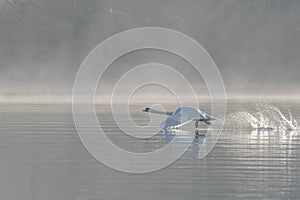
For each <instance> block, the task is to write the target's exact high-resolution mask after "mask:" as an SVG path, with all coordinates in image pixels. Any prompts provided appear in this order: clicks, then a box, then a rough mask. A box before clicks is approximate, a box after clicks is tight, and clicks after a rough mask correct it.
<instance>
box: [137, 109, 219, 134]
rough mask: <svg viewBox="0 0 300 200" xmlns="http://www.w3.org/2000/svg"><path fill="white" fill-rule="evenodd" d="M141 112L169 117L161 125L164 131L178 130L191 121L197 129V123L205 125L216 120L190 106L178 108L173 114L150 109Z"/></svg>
mask: <svg viewBox="0 0 300 200" xmlns="http://www.w3.org/2000/svg"><path fill="white" fill-rule="evenodd" d="M143 111H144V112H149V113H156V114H163V115H169V117H168V118H167V119H166V120H165V121H164V122H162V123H161V127H162V128H163V129H164V130H167V129H172V128H178V127H181V126H183V125H185V124H187V123H189V122H192V121H194V122H195V127H196V128H198V123H199V121H203V122H205V123H207V124H210V121H211V120H215V119H216V118H214V117H212V116H209V115H207V114H206V113H204V112H202V111H201V110H199V109H197V108H194V107H190V106H184V107H179V108H178V109H177V110H176V111H175V112H163V111H158V110H154V109H151V108H145V109H144V110H143Z"/></svg>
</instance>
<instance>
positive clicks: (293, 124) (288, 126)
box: [265, 105, 298, 130]
mask: <svg viewBox="0 0 300 200" xmlns="http://www.w3.org/2000/svg"><path fill="white" fill-rule="evenodd" d="M265 107H266V108H267V109H271V110H273V111H275V112H276V113H277V114H278V115H279V118H277V120H278V122H279V123H280V128H281V129H283V130H297V129H298V122H297V121H296V119H294V118H293V115H292V112H291V110H290V109H288V113H289V119H287V118H286V117H285V116H284V115H283V114H282V112H281V110H280V109H279V108H277V107H275V106H271V105H266V106H265Z"/></svg>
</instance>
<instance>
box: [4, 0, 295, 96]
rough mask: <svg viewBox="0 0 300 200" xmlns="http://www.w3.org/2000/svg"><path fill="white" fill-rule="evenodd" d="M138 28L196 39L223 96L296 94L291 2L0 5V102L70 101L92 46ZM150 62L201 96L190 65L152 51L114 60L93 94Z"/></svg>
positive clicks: (13, 0)
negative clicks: (163, 65)
mask: <svg viewBox="0 0 300 200" xmlns="http://www.w3.org/2000/svg"><path fill="white" fill-rule="evenodd" d="M144 26H155V27H165V28H170V29H174V30H177V31H180V32H183V33H185V34H187V35H189V36H191V37H192V38H194V39H195V40H197V41H198V42H199V43H200V44H201V45H202V46H203V47H204V48H205V49H206V50H207V51H208V53H209V54H210V55H211V57H212V58H213V60H214V61H215V63H216V64H217V66H218V67H219V70H220V72H221V74H222V76H223V79H224V83H225V87H226V92H227V95H228V96H229V97H235V96H239V97H240V96H263V97H264V96H266V97H267V96H272V95H276V96H282V97H286V98H287V97H295V96H298V95H299V92H300V88H299V85H300V79H299V77H298V76H299V75H300V66H299V64H300V56H299V55H300V39H299V35H300V1H298V0H265V1H259V0H251V1H249V0H221V1H220V0H209V1H199V0H185V1H181V0H162V1H154V0H122V1H120V0H109V1H99V0H64V1H61V0H51V1H49V0H48V1H47V0H0V96H1V97H0V100H7V101H10V100H11V101H12V100H14V101H18V100H20V99H23V100H24V99H25V100H26V101H32V100H33V99H34V100H35V101H40V100H43V99H44V100H45V99H47V100H50V101H58V100H59V99H69V98H70V95H71V94H72V88H73V83H74V79H75V76H76V72H77V70H78V69H79V67H80V64H81V63H82V61H83V60H84V58H85V57H86V55H87V54H88V53H89V52H90V51H91V50H92V49H93V48H94V47H95V46H96V45H97V44H99V43H100V42H101V41H103V40H105V39H106V38H108V37H110V36H111V35H113V34H116V33H118V32H121V31H125V30H127V29H131V28H136V27H144ZM149 61H151V62H153V61H156V62H160V63H166V64H169V65H170V66H172V67H174V68H176V69H178V70H180V71H181V72H182V73H183V74H184V75H185V76H186V77H187V78H188V79H189V80H190V81H191V82H192V83H193V85H194V86H195V88H196V89H197V94H198V95H207V91H206V86H205V83H204V82H203V80H202V78H201V77H200V76H199V75H198V74H195V73H194V72H195V70H194V69H193V67H192V66H190V65H189V64H188V63H185V61H183V60H181V59H180V58H177V57H176V56H174V55H171V54H168V53H163V52H159V51H144V52H143V51H141V52H135V53H131V55H126V56H123V57H122V58H120V59H119V60H117V61H116V62H115V63H113V64H112V65H111V66H110V68H109V70H107V72H106V74H105V77H104V78H103V79H102V80H101V82H100V86H99V88H98V94H99V95H100V96H101V95H103V96H105V95H109V94H110V92H111V89H112V88H113V85H114V83H115V82H116V80H117V79H118V77H120V76H121V75H122V73H125V72H126V71H127V70H129V69H130V68H132V67H133V66H134V65H136V64H142V63H146V62H149ZM177 87H180V85H178V86H177ZM146 91H147V93H148V94H149V93H151V89H147V90H146ZM140 94H141V95H143V93H142V92H140Z"/></svg>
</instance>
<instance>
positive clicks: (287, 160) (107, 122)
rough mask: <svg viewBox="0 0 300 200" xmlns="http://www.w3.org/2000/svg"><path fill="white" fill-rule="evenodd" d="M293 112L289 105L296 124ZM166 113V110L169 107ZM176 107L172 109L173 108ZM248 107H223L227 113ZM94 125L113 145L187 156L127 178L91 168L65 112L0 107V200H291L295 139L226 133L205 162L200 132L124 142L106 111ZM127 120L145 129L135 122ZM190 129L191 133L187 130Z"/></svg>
mask: <svg viewBox="0 0 300 200" xmlns="http://www.w3.org/2000/svg"><path fill="white" fill-rule="evenodd" d="M299 106H300V105H299V104H290V105H287V107H288V108H293V109H292V112H293V116H294V118H296V119H297V121H299V118H297V116H300V107H299ZM170 107H172V106H170ZM174 107H176V105H174ZM252 108H253V107H252V105H251V104H247V103H245V102H242V103H240V104H230V103H229V107H228V109H229V110H228V112H229V113H233V112H238V111H240V110H246V111H247V112H252V110H253V109H252ZM98 109H100V110H101V111H100V112H99V120H102V125H103V126H104V129H105V130H106V131H107V134H108V135H109V137H110V138H112V140H113V142H114V143H116V144H118V145H120V146H122V147H124V148H127V149H129V150H135V151H136V152H148V151H151V150H152V149H154V148H159V147H161V146H164V145H166V144H168V143H169V142H170V141H171V140H173V139H176V144H177V145H182V144H183V143H184V142H185V141H186V140H188V139H190V138H192V139H193V142H192V144H191V146H190V148H189V149H188V150H187V152H186V153H185V154H184V155H183V157H181V158H180V159H179V160H177V161H176V162H175V163H174V164H173V165H171V166H169V167H167V168H165V169H162V170H160V171H157V172H153V173H148V174H142V175H130V174H124V173H120V172H117V171H114V170H112V169H110V168H107V167H105V166H104V165H102V164H101V163H99V162H98V161H96V160H95V159H94V158H93V157H92V156H91V155H90V154H89V153H88V152H87V151H86V150H85V148H84V147H83V145H82V144H81V142H80V140H79V138H78V136H77V134H76V130H75V127H74V123H73V119H72V113H71V107H70V106H69V105H31V106H30V107H29V106H28V105H9V106H7V105H3V106H1V115H0V124H1V126H0V161H1V162H0V177H1V179H0V195H1V199H9V200H10V199H11V200H15V199H25V200H27V199H28V200H33V199H43V200H48V199H49V200H50V199H51V200H53V199H122V200H123V199H124V200H126V199H128V200H129V199H130V200H131V199H172V200H177V199H213V200H215V199H299V197H300V191H299V187H300V138H299V132H297V131H288V130H286V131H271V130H265V131H264V130H253V129H248V128H238V127H235V126H231V125H229V126H228V125H227V126H226V127H225V128H224V131H223V133H222V135H221V137H220V139H219V141H218V143H217V145H216V146H215V148H214V149H213V151H211V152H210V154H209V155H208V157H206V158H204V159H199V151H200V150H201V148H202V147H203V144H204V143H205V130H200V131H199V134H198V135H196V134H195V131H194V130H193V129H191V130H190V129H188V128H189V127H186V128H187V129H184V130H182V131H176V132H166V133H159V134H157V135H156V136H155V137H153V139H152V140H145V139H144V140H140V141H139V142H137V140H132V139H130V138H129V137H128V136H124V135H122V134H121V132H120V130H119V129H118V128H117V127H115V125H114V123H113V121H112V118H111V117H109V116H110V114H109V112H107V110H108V107H107V106H105V105H103V106H99V108H98ZM132 117H133V118H135V119H137V120H139V122H140V123H145V120H147V118H146V117H144V115H143V114H141V113H139V112H133V113H132ZM192 126H193V125H192Z"/></svg>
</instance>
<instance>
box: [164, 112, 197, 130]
mask: <svg viewBox="0 0 300 200" xmlns="http://www.w3.org/2000/svg"><path fill="white" fill-rule="evenodd" d="M191 121H193V119H182V118H181V117H180V116H178V115H175V116H174V115H173V116H170V117H168V118H167V119H166V120H165V121H164V122H162V123H161V127H162V128H164V129H168V128H177V127H180V126H183V125H185V124H187V123H189V122H191Z"/></svg>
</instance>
